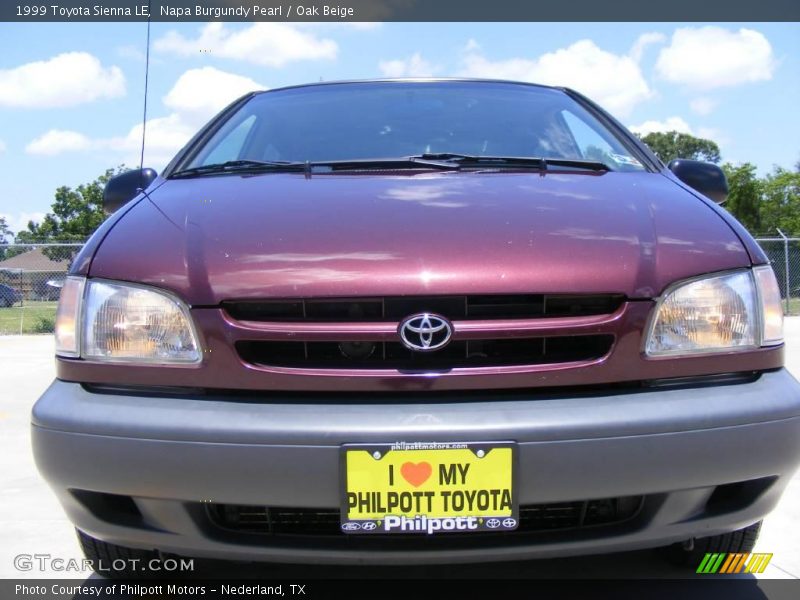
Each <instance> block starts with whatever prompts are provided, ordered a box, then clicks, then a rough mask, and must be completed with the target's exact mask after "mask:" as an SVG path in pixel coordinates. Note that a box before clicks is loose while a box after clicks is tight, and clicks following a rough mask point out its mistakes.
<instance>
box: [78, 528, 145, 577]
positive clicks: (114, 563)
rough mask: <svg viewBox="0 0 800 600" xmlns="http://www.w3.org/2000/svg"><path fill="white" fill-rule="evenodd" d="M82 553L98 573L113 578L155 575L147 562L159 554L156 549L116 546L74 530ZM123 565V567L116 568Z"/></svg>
mask: <svg viewBox="0 0 800 600" xmlns="http://www.w3.org/2000/svg"><path fill="white" fill-rule="evenodd" d="M75 531H76V532H77V534H78V541H79V542H80V545H81V550H83V555H84V556H85V557H86V558H87V559H89V560H90V561H91V563H92V569H93V570H94V572H95V573H97V574H98V575H102V576H103V577H111V578H114V579H141V578H146V577H148V576H150V577H152V576H155V575H156V574H157V573H153V572H152V571H150V570H149V569H147V565H148V563H149V562H150V561H151V560H152V559H154V558H158V557H159V556H160V555H159V553H158V552H157V551H156V550H139V549H137V548H127V547H126V546H117V545H116V544H109V543H108V542H103V541H101V540H98V539H95V538H93V537H91V536H90V535H86V534H85V533H83V532H82V531H81V530H79V529H76V530H75ZM122 565H125V567H124V568H118V567H121V566H122Z"/></svg>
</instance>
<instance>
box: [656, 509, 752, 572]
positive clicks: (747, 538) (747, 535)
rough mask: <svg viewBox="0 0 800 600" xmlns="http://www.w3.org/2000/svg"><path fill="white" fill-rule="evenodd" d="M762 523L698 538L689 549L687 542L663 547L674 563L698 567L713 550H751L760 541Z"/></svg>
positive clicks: (667, 557)
mask: <svg viewBox="0 0 800 600" xmlns="http://www.w3.org/2000/svg"><path fill="white" fill-rule="evenodd" d="M761 523H763V521H759V522H758V523H753V524H752V525H750V526H749V527H745V528H744V529H737V530H736V531H731V532H729V533H722V534H720V535H712V536H710V537H704V538H697V539H696V540H694V547H692V548H691V549H690V550H687V549H686V547H685V544H673V545H672V546H667V547H666V548H663V549H662V552H663V554H664V557H665V558H666V559H667V560H668V561H669V562H671V563H672V564H674V565H678V566H689V567H693V568H696V567H698V566H699V565H700V562H701V561H702V560H703V558H704V557H705V555H706V554H707V553H710V552H711V553H713V552H729V553H736V552H751V551H752V550H753V548H754V547H755V545H756V541H758V534H759V532H760V531H761Z"/></svg>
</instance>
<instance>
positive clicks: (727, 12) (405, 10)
mask: <svg viewBox="0 0 800 600" xmlns="http://www.w3.org/2000/svg"><path fill="white" fill-rule="evenodd" d="M148 18H149V19H151V20H152V21H168V22H181V21H186V22H191V21H239V22H255V21H286V22H304V21H306V22H308V21H332V22H337V21H339V22H341V21H442V22H444V21H453V22H457V21H462V22H464V21H475V22H487V21H495V22H507V21H530V22H534V21H605V22H619V21H634V22H641V21H653V22H659V21H662V22H663V21H685V22H699V21H711V22H735V21H800V0H758V1H757V2H753V1H752V0H701V1H698V0H667V1H657V0H602V1H598V0H568V1H567V2H558V1H555V0H327V1H320V0H301V1H300V2H297V1H296V0H149V1H148V0H3V1H2V2H0V21H17V22H34V23H36V22H69V21H76V22H78V21H84V22H91V21H95V22H103V21H106V22H114V21H146V20H147V19H148Z"/></svg>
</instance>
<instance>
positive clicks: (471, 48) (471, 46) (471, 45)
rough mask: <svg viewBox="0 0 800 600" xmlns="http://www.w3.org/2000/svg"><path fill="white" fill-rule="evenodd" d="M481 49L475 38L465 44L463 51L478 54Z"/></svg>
mask: <svg viewBox="0 0 800 600" xmlns="http://www.w3.org/2000/svg"><path fill="white" fill-rule="evenodd" d="M480 49H481V45H480V44H479V43H478V42H477V40H475V38H469V39H468V40H467V43H466V44H464V48H463V51H464V52H477V51H478V50H480Z"/></svg>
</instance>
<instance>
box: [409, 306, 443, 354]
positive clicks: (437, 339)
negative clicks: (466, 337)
mask: <svg viewBox="0 0 800 600" xmlns="http://www.w3.org/2000/svg"><path fill="white" fill-rule="evenodd" d="M398 333H399V334H400V339H401V340H402V342H403V345H404V346H405V347H406V348H409V349H410V350H416V351H417V352H430V351H432V350H438V349H439V348H444V347H445V346H446V345H447V343H448V342H449V341H450V337H451V336H452V335H453V326H452V325H450V321H448V320H447V319H445V318H444V317H440V316H439V315H434V314H431V313H421V314H418V315H412V316H410V317H406V318H405V319H404V320H403V321H401V323H400V327H398Z"/></svg>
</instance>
